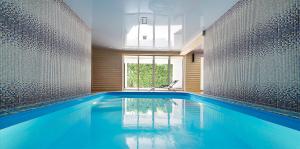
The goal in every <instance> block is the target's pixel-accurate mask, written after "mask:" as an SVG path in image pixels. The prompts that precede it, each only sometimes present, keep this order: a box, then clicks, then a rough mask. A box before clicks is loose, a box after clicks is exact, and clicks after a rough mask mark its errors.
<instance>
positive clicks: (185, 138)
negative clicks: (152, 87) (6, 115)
mask: <svg viewBox="0 0 300 149" xmlns="http://www.w3.org/2000/svg"><path fill="white" fill-rule="evenodd" d="M299 138H300V132H299V131H297V130H294V129H291V128H288V127H284V126H281V125H278V124H275V123H271V122H269V121H265V120H262V119H259V118H256V117H253V116H251V115H247V114H244V113H241V112H238V111H234V110H231V109H228V108H225V107H221V106H218V105H214V104H212V103H208V102H204V101H203V102H201V101H200V102H196V101H193V100H191V99H176V98H172V99H171V98H163V97H161V98H146V97H145V98H116V97H105V98H101V99H94V100H91V101H88V102H84V103H81V104H78V105H75V106H71V107H66V108H64V109H62V110H59V111H56V112H52V113H48V114H46V115H43V116H40V117H36V118H34V119H31V120H28V121H25V122H22V123H18V124H16V125H13V126H10V127H7V128H4V129H1V130H0V148H1V149H20V148H24V149H25V148H26V149H41V148H51V149H52V148H72V149H85V148H86V149H99V148H101V149H118V148H125V149H126V148H130V149H148V148H149V149H153V148H155V149H174V148H181V149H193V148H209V149H211V148H230V149H232V148H243V149H245V148H264V149H265V148H268V149H271V148H287V149H288V148H297V147H299V146H300V142H299V140H298V139H299Z"/></svg>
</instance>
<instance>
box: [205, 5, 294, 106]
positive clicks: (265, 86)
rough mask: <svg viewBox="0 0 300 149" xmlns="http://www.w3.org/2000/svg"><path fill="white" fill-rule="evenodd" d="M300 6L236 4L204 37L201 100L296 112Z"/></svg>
mask: <svg viewBox="0 0 300 149" xmlns="http://www.w3.org/2000/svg"><path fill="white" fill-rule="evenodd" d="M299 14H300V1H299V0H240V1H239V2H238V3H237V4H236V5H235V6H234V7H233V8H232V9H231V10H229V11H228V12H227V13H226V14H224V15H223V16H222V17H221V18H220V19H219V20H218V21H217V22H215V23H214V24H213V25H212V26H211V27H209V28H208V29H207V31H206V35H205V50H204V51H205V52H204V58H205V62H204V65H205V66H204V67H205V68H204V71H205V76H204V78H205V79H204V80H205V84H204V89H205V93H206V94H210V95H214V96H221V97H226V98H232V99H237V100H242V101H246V102H250V103H255V104H261V105H266V106H271V107H276V108H280V109H286V110H290V111H296V112H300V19H299V17H300V15H299Z"/></svg>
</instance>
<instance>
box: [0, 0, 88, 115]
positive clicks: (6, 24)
mask: <svg viewBox="0 0 300 149" xmlns="http://www.w3.org/2000/svg"><path fill="white" fill-rule="evenodd" d="M0 42H1V45H0V54H1V55H0V62H1V63H0V81H1V84H0V95H1V96H0V97H1V98H0V115H1V114H4V113H7V112H13V111H16V110H20V109H24V108H25V109H26V108H29V107H32V106H37V105H40V104H46V103H51V102H57V101H60V100H65V99H68V98H71V97H75V96H80V95H84V94H87V93H90V90H91V31H90V29H89V28H88V27H87V26H86V25H85V23H84V22H82V21H81V20H80V19H79V18H78V17H77V16H76V15H75V14H74V13H73V12H72V11H71V9H70V8H69V7H68V6H67V5H66V4H65V3H63V2H62V1H60V0H0Z"/></svg>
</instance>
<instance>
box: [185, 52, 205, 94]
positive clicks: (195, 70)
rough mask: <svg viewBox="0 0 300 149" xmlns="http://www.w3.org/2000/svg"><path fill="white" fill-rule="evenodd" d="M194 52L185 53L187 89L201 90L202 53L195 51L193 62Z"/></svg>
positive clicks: (189, 90)
mask: <svg viewBox="0 0 300 149" xmlns="http://www.w3.org/2000/svg"><path fill="white" fill-rule="evenodd" d="M192 54H193V52H191V53H189V54H187V55H185V57H184V65H185V77H184V78H185V79H184V80H185V81H184V82H185V86H184V88H185V91H188V92H200V62H201V59H200V57H201V55H202V54H201V53H200V52H195V61H194V62H192Z"/></svg>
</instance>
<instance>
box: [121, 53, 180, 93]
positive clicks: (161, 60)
mask: <svg viewBox="0 0 300 149" xmlns="http://www.w3.org/2000/svg"><path fill="white" fill-rule="evenodd" d="M182 60H183V58H182V57H181V56H124V81H125V83H124V88H125V89H141V90H143V89H152V88H154V89H155V88H156V89H160V87H162V86H164V85H169V84H170V83H171V82H173V81H175V80H178V82H177V83H176V84H175V85H174V88H175V89H182V88H183V86H182V83H183V81H182V78H183V75H182V70H183V69H182Z"/></svg>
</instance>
